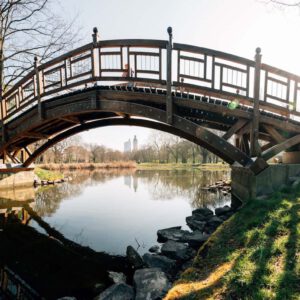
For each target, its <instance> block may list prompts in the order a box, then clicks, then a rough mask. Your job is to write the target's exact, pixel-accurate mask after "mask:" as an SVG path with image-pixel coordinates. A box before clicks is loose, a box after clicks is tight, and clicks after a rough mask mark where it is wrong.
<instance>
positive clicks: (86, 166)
mask: <svg viewBox="0 0 300 300" xmlns="http://www.w3.org/2000/svg"><path fill="white" fill-rule="evenodd" d="M38 167H39V168H42V169H45V170H61V171H72V170H95V169H129V168H136V163H135V162H134V161H116V162H107V163H65V164H52V163H51V164H40V165H38Z"/></svg>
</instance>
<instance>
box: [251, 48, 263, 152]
mask: <svg viewBox="0 0 300 300" xmlns="http://www.w3.org/2000/svg"><path fill="white" fill-rule="evenodd" d="M260 53H261V49H260V48H256V55H255V71H254V97H253V98H254V103H253V120H252V126H251V131H250V154H251V156H252V157H258V156H260V155H261V148H260V146H259V143H258V139H259V117H260V113H259V101H260V73H261V54H260Z"/></svg>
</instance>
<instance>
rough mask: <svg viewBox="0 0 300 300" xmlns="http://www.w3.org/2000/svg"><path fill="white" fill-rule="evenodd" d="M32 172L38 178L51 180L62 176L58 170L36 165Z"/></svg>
mask: <svg viewBox="0 0 300 300" xmlns="http://www.w3.org/2000/svg"><path fill="white" fill-rule="evenodd" d="M34 173H35V175H36V176H37V177H38V178H39V179H40V180H49V181H53V180H59V179H63V178H64V175H63V174H62V173H60V172H57V171H49V170H45V169H42V168H38V167H36V168H35V169H34Z"/></svg>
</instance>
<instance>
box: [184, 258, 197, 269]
mask: <svg viewBox="0 0 300 300" xmlns="http://www.w3.org/2000/svg"><path fill="white" fill-rule="evenodd" d="M193 260H194V259H190V260H188V261H186V262H185V263H184V264H182V265H181V270H182V271H185V270H186V269H188V268H190V267H192V265H193Z"/></svg>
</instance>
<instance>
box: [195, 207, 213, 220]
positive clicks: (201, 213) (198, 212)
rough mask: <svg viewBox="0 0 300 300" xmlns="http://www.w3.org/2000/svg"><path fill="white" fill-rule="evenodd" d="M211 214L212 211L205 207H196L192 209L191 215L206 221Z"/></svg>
mask: <svg viewBox="0 0 300 300" xmlns="http://www.w3.org/2000/svg"><path fill="white" fill-rule="evenodd" d="M213 214H214V213H213V211H212V210H210V209H209V208H206V207H201V208H197V209H195V210H193V211H192V215H193V216H196V217H197V220H198V221H206V220H208V219H209V218H210V217H211V216H212V215H213Z"/></svg>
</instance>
